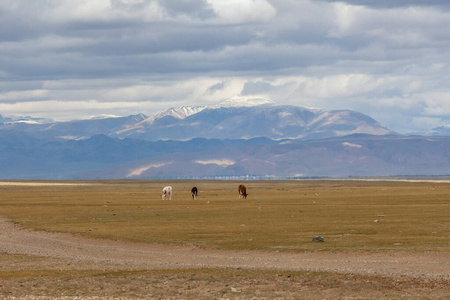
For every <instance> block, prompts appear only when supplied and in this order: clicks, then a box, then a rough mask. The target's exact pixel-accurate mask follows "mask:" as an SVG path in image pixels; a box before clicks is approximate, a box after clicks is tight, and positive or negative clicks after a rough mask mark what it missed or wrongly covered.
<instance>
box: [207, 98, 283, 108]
mask: <svg viewBox="0 0 450 300" xmlns="http://www.w3.org/2000/svg"><path fill="white" fill-rule="evenodd" d="M264 104H271V105H273V104H276V103H275V101H272V100H270V99H267V98H260V97H255V98H250V97H241V96H236V97H232V98H230V99H227V100H225V101H223V102H221V103H219V104H216V105H213V106H210V108H221V107H250V106H258V105H264Z"/></svg>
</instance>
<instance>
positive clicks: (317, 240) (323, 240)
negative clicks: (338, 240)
mask: <svg viewBox="0 0 450 300" xmlns="http://www.w3.org/2000/svg"><path fill="white" fill-rule="evenodd" d="M312 241H313V242H325V239H324V238H323V236H318V235H316V236H315V237H314V238H313V239H312Z"/></svg>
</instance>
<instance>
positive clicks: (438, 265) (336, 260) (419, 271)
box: [0, 217, 450, 280]
mask: <svg viewBox="0 0 450 300" xmlns="http://www.w3.org/2000/svg"><path fill="white" fill-rule="evenodd" d="M0 253H10V254H26V255H34V256H44V257H50V258H56V259H57V260H58V261H61V260H63V261H64V262H65V263H64V264H60V263H59V266H58V268H61V266H66V267H67V268H68V269H69V268H70V269H74V268H79V269H83V268H84V269H85V268H86V267H87V266H89V268H90V269H100V270H101V269H118V270H120V269H127V270H130V269H135V270H138V269H160V268H165V269H171V268H217V267H230V268H242V269H265V270H271V269H273V270H299V271H302V270H311V271H330V272H337V273H355V274H364V275H374V274H376V275H387V276H409V277H416V278H421V277H422V278H423V277H426V278H433V279H444V280H448V279H450V272H449V270H450V253H419V254H404V253H401V254H359V253H301V254H292V253H280V252H255V251H251V252H250V251H225V250H204V249H199V248H195V247H186V246H183V247H181V246H167V245H148V244H140V243H128V242H122V241H110V240H97V239H88V238H83V237H78V236H73V235H70V234H60V233H47V232H37V231H32V230H28V229H22V228H19V226H17V225H14V224H12V223H11V222H9V221H8V220H6V219H5V218H3V217H0ZM46 261H49V262H48V263H50V261H51V260H46ZM12 267H14V268H17V267H20V266H11V265H8V263H2V266H1V267H0V269H1V270H7V269H11V268H12Z"/></svg>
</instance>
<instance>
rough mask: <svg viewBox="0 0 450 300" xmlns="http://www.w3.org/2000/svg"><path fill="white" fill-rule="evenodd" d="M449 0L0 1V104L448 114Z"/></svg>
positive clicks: (420, 120) (63, 112) (430, 121)
mask: <svg viewBox="0 0 450 300" xmlns="http://www.w3.org/2000/svg"><path fill="white" fill-rule="evenodd" d="M449 62H450V1H444V0H439V1H438V0H424V1H419V0H367V1H364V0H361V1H358V0H347V1H333V0H328V1H325V0H323V1H321V0H39V1H35V0H0V114H1V115H2V116H4V117H5V116H13V115H32V116H38V117H50V118H53V119H55V120H70V119H77V118H89V117H92V116H96V115H102V114H103V115H121V116H124V115H131V114H137V113H144V114H147V115H153V114H155V113H158V112H160V111H163V110H165V109H167V108H169V107H179V106H182V105H190V106H194V105H211V104H216V103H218V102H221V101H223V100H225V99H228V98H231V97H234V96H247V97H254V96H257V97H265V98H269V99H271V100H273V101H275V102H277V103H279V104H292V105H300V106H306V107H314V108H323V109H353V110H356V111H360V112H362V113H365V114H368V115H370V116H371V117H373V118H375V119H376V120H378V121H379V122H381V123H382V124H384V125H386V126H388V127H390V128H392V129H394V130H396V131H398V132H401V133H406V132H410V131H417V130H424V129H429V128H433V127H437V126H441V125H446V124H450V65H449Z"/></svg>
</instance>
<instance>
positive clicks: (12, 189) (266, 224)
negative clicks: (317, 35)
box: [0, 180, 450, 252]
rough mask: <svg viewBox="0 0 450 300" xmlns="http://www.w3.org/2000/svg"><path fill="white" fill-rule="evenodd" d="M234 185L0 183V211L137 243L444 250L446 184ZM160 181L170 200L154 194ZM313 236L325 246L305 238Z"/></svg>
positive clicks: (448, 234) (44, 225)
mask: <svg viewBox="0 0 450 300" xmlns="http://www.w3.org/2000/svg"><path fill="white" fill-rule="evenodd" d="M72 183H73V182H72ZM75 183H76V182H75ZM89 183H95V184H89ZM239 183H240V182H235V181H146V180H140V181H137V180H133V181H98V182H97V181H96V182H88V184H87V185H44V184H42V182H41V185H39V186H32V185H0V211H1V214H2V215H3V216H5V217H7V218H9V219H11V220H13V221H14V222H16V223H19V224H21V225H24V226H26V227H30V228H36V229H39V230H48V231H55V232H69V233H76V234H81V235H84V236H90V237H100V238H107V239H115V240H121V239H123V240H131V241H138V242H145V243H167V244H184V245H196V246H199V247H205V248H208V247H210V248H223V249H252V250H254V249H259V250H268V251H274V250H277V251H291V252H303V251H361V252H386V251H387V252H389V251H396V252H398V251H406V252H424V251H449V250H450V248H449V240H450V214H449V208H450V205H449V202H450V183H435V182H422V183H420V182H414V183H409V182H364V181H340V180H311V181H309V180H305V181H249V182H244V184H245V185H246V186H247V191H248V193H249V197H248V198H247V199H238V193H237V186H238V185H239ZM168 184H170V185H172V186H173V190H174V194H173V198H172V200H171V201H169V200H166V201H163V200H161V189H162V187H163V186H165V185H168ZM194 185H195V186H197V187H198V188H199V197H198V200H197V201H196V202H194V201H192V198H191V195H190V189H191V187H192V186H194ZM316 235H320V236H323V237H325V243H312V242H311V240H312V238H313V237H314V236H316Z"/></svg>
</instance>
